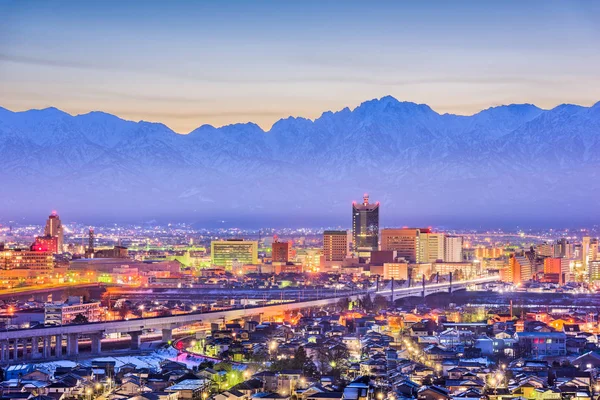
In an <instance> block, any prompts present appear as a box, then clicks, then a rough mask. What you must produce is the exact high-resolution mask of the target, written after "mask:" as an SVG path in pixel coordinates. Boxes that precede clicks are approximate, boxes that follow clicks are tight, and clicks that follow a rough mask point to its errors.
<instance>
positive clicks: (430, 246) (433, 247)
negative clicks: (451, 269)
mask: <svg viewBox="0 0 600 400" xmlns="http://www.w3.org/2000/svg"><path fill="white" fill-rule="evenodd" d="M445 236H446V235H444V234H443V233H439V232H436V233H432V232H420V233H419V251H420V252H421V254H420V260H421V262H435V261H439V260H442V261H444V258H445V254H444V249H445V244H446V243H445Z"/></svg>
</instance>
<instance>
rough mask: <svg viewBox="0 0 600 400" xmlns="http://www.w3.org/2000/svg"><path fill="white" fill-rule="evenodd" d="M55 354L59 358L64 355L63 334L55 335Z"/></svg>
mask: <svg viewBox="0 0 600 400" xmlns="http://www.w3.org/2000/svg"><path fill="white" fill-rule="evenodd" d="M54 342H55V343H54V354H55V355H56V357H57V358H60V357H62V350H63V348H62V335H56V336H55V337H54Z"/></svg>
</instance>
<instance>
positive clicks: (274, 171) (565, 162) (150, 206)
mask: <svg viewBox="0 0 600 400" xmlns="http://www.w3.org/2000/svg"><path fill="white" fill-rule="evenodd" d="M0 160H1V162H0V165H1V167H2V183H1V184H0V187H1V188H2V189H1V190H0V209H1V210H2V211H1V213H2V217H3V218H21V217H30V216H39V215H46V214H47V212H48V210H51V209H58V210H60V211H61V214H62V215H64V216H65V217H66V218H69V217H72V218H74V219H75V218H77V219H103V218H106V219H110V220H133V219H138V218H139V219H142V218H144V219H148V218H154V219H159V220H160V219H176V220H187V221H207V222H212V223H214V224H217V223H218V222H219V221H221V220H231V219H236V218H239V220H240V221H246V222H244V223H248V224H252V223H255V224H256V225H260V224H259V222H265V223H268V224H270V225H271V226H276V225H277V224H279V225H281V226H291V225H295V224H297V225H299V226H309V225H310V226H330V225H331V224H335V223H345V222H347V220H348V213H349V208H350V204H351V202H352V200H356V199H359V198H360V196H361V195H362V193H363V192H369V193H371V195H372V197H373V198H374V199H377V200H379V201H380V202H381V207H382V211H381V219H382V225H383V226H385V225H387V224H389V225H395V224H398V223H406V224H418V223H422V224H428V225H429V224H440V223H453V224H455V225H456V224H461V223H463V225H469V224H473V225H476V226H481V225H485V224H487V223H494V224H497V223H499V222H500V223H510V224H511V225H513V226H514V225H515V224H520V223H522V224H524V225H525V224H532V223H544V222H547V224H546V225H553V222H556V223H557V224H563V225H564V224H565V223H570V222H573V223H578V222H585V223H588V224H589V223H590V221H591V222H593V221H595V220H599V217H600V212H599V208H598V207H597V203H598V202H597V198H598V196H599V195H600V176H599V171H600V169H599V167H600V102H599V103H596V104H595V105H594V106H592V107H582V106H577V105H568V104H564V105H560V106H558V107H555V108H553V109H551V110H542V109H540V108H538V107H536V106H534V105H531V104H511V105H506V106H499V107H493V108H489V109H486V110H483V111H481V112H479V113H477V114H475V115H472V116H459V115H452V114H438V113H437V112H435V111H434V110H432V109H431V108H430V107H429V106H427V105H423V104H415V103H410V102H400V101H398V100H396V99H395V98H393V97H390V96H387V97H383V98H381V99H375V100H371V101H367V102H364V103H362V104H361V105H359V106H358V107H356V108H354V109H352V110H351V109H349V108H345V109H343V110H340V111H337V112H330V111H328V112H325V113H323V114H322V115H321V117H319V118H317V119H316V120H314V121H312V120H309V119H304V118H293V117H290V118H286V119H282V120H280V121H278V122H277V123H275V124H274V125H273V127H272V128H271V129H270V130H269V131H266V132H265V131H263V130H262V129H261V128H260V127H259V126H257V125H256V124H253V123H246V124H234V125H228V126H224V127H221V128H215V127H212V126H210V125H203V126H200V127H199V128H198V129H195V130H194V131H192V132H190V133H189V134H187V135H182V134H177V133H175V132H173V131H172V130H171V129H169V128H168V127H166V126H165V125H163V124H160V123H150V122H144V121H140V122H132V121H126V120H123V119H120V118H118V117H116V116H114V115H110V114H106V113H102V112H91V113H88V114H83V115H77V116H71V115H69V114H67V113H65V112H63V111H60V110H58V109H56V108H47V109H44V110H30V111H24V112H12V111H9V110H6V109H3V108H0ZM263 225H264V224H263Z"/></svg>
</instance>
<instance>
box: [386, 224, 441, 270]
mask: <svg viewBox="0 0 600 400" xmlns="http://www.w3.org/2000/svg"><path fill="white" fill-rule="evenodd" d="M421 232H423V233H430V230H429V229H426V228H425V229H420V228H402V229H382V230H381V250H382V251H396V256H397V257H402V258H404V259H406V260H407V261H408V262H411V263H419V262H422V260H421Z"/></svg>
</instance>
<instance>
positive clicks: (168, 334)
mask: <svg viewBox="0 0 600 400" xmlns="http://www.w3.org/2000/svg"><path fill="white" fill-rule="evenodd" d="M172 340H173V329H170V328H167V329H163V330H162V341H163V342H171V341H172Z"/></svg>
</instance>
